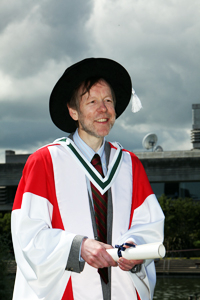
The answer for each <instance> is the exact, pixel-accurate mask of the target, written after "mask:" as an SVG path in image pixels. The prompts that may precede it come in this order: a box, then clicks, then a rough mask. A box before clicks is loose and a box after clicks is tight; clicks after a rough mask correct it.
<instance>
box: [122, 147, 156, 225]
mask: <svg viewBox="0 0 200 300" xmlns="http://www.w3.org/2000/svg"><path fill="white" fill-rule="evenodd" d="M125 151H126V150H125ZM126 152H128V153H129V154H130V156H131V160H132V178H133V192H132V207H131V215H130V222H129V228H130V227H131V223H132V219H133V214H134V210H135V209H136V208H138V207H139V206H140V205H142V203H143V202H144V201H145V199H146V198H147V197H148V196H149V195H152V194H153V190H152V188H151V185H150V183H149V180H148V177H147V174H146V172H145V170H144V167H143V165H142V163H141V161H140V160H139V159H138V157H137V156H136V155H135V154H133V153H132V152H129V151H126Z"/></svg>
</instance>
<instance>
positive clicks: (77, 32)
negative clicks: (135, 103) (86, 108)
mask: <svg viewBox="0 0 200 300" xmlns="http://www.w3.org/2000/svg"><path fill="white" fill-rule="evenodd" d="M199 33H200V1H199V0H192V1H189V0H165V1H162V0H148V1H147V0H146V1H145V0H120V1H119V0H73V1H71V0H56V1H55V0H54V1H53V0H40V1H32V0H18V1H15V0H1V1H0V162H4V156H5V150H6V149H12V150H15V151H16V153H31V152H33V151H35V150H36V149H37V148H38V147H40V146H42V145H44V144H47V143H50V142H52V141H53V140H55V139H56V138H58V137H62V136H66V135H67V134H66V133H64V132H62V131H60V130H59V129H57V128H56V127H55V126H54V125H53V123H52V122H51V119H50V116H49V111H48V102H49V95H50V93H51V91H52V88H53V86H54V84H55V83H56V81H57V80H58V78H59V77H60V76H61V75H62V73H63V72H64V70H65V69H66V68H67V67H68V66H70V65H71V64H73V63H75V62H77V61H79V60H81V59H84V58H86V57H107V58H111V59H114V60H116V61H118V62H119V63H121V64H122V65H123V66H124V67H125V68H126V69H127V70H128V72H129V73H130V75H131V78H132V82H133V87H134V89H135V90H136V93H137V94H138V96H139V97H140V99H141V101H142V103H143V109H142V110H141V111H140V112H139V113H137V114H133V113H131V109H130V107H128V109H127V110H126V112H125V113H124V114H123V115H122V116H121V118H120V119H119V120H117V122H116V124H115V126H114V128H113V129H112V132H111V133H110V135H109V139H110V140H111V141H115V140H117V141H119V142H120V143H121V144H122V145H123V146H124V147H125V148H127V149H128V150H131V151H143V148H142V139H143V137H144V136H145V135H146V134H147V133H149V132H154V133H156V134H157V136H158V144H159V145H161V146H162V147H163V149H164V150H165V151H167V150H183V149H186V150H189V149H191V148H192V144H191V142H190V131H191V128H192V104H193V103H200V83H199V78H200V76H199V75H200V54H199V53H200V51H199V49H200V37H199Z"/></svg>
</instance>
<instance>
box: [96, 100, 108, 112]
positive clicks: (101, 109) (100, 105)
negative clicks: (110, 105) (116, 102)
mask: <svg viewBox="0 0 200 300" xmlns="http://www.w3.org/2000/svg"><path fill="white" fill-rule="evenodd" d="M98 110H100V111H107V106H106V104H105V102H104V101H103V100H102V101H101V102H100V103H99V107H98Z"/></svg>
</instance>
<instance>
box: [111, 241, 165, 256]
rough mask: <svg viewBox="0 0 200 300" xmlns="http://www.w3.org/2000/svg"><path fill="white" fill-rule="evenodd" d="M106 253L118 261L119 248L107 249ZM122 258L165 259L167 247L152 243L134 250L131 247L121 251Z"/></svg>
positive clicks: (138, 246)
mask: <svg viewBox="0 0 200 300" xmlns="http://www.w3.org/2000/svg"><path fill="white" fill-rule="evenodd" d="M106 251H107V252H108V253H109V254H110V255H111V256H112V258H113V259H114V260H115V261H117V260H118V259H119V256H118V253H117V251H118V248H114V249H106ZM121 254H122V257H124V258H126V259H129V260H131V259H154V258H163V257H164V256H165V247H164V245H163V244H162V243H159V242H158V243H150V244H144V245H136V246H135V247H134V248H132V247H130V248H127V249H126V250H124V251H121Z"/></svg>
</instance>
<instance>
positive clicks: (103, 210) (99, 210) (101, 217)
mask: <svg viewBox="0 0 200 300" xmlns="http://www.w3.org/2000/svg"><path fill="white" fill-rule="evenodd" d="M91 164H92V165H93V166H94V167H95V169H96V170H97V171H98V172H99V173H100V174H101V176H102V177H104V175H103V170H102V165H101V159H100V156H99V155H98V154H95V155H94V157H93V159H92V161H91ZM91 189H92V198H93V204H94V211H95V221H96V225H97V234H98V240H99V241H100V242H103V243H106V244H107V203H108V195H107V192H106V193H105V194H103V195H102V194H101V193H100V192H99V190H98V189H97V188H96V187H95V186H94V185H93V184H92V183H91ZM98 272H99V274H100V276H101V277H102V279H103V280H104V282H105V283H106V284H107V283H108V268H102V269H98Z"/></svg>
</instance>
